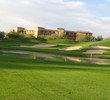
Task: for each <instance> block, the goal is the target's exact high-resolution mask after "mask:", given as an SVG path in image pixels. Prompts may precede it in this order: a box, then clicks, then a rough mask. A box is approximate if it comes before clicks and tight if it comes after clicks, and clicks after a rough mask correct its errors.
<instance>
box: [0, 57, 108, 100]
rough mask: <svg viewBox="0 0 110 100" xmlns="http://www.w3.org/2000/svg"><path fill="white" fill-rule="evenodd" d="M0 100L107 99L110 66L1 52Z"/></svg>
mask: <svg viewBox="0 0 110 100" xmlns="http://www.w3.org/2000/svg"><path fill="white" fill-rule="evenodd" d="M0 100H110V67H109V65H108V66H107V65H106V66H105V65H95V64H82V63H73V62H64V61H63V60H61V61H52V60H50V61H48V60H42V59H36V60H32V59H23V58H16V57H10V56H3V55H0Z"/></svg>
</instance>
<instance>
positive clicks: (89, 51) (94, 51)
mask: <svg viewBox="0 0 110 100" xmlns="http://www.w3.org/2000/svg"><path fill="white" fill-rule="evenodd" d="M104 52H107V51H106V50H87V51H86V52H83V54H103V53H104Z"/></svg>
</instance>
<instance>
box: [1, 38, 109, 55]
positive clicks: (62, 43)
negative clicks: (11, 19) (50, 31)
mask: <svg viewBox="0 0 110 100" xmlns="http://www.w3.org/2000/svg"><path fill="white" fill-rule="evenodd" d="M34 44H56V45H57V46H56V47H48V48H29V47H20V45H34ZM109 44H110V40H104V41H97V42H76V41H71V40H67V39H58V40H49V41H45V42H41V41H38V40H35V39H13V40H3V41H0V48H10V49H19V50H31V51H41V52H51V53H58V54H68V55H78V56H90V55H87V54H83V52H85V51H86V50H91V49H93V48H91V47H90V46H91V45H102V46H109ZM68 46H82V47H83V48H82V49H81V50H73V51H62V50H59V49H60V48H63V47H68ZM107 51H108V52H105V53H104V54H103V55H98V54H95V55H93V56H94V57H110V50H107Z"/></svg>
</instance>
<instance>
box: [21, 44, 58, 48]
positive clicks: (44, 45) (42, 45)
mask: <svg viewBox="0 0 110 100" xmlns="http://www.w3.org/2000/svg"><path fill="white" fill-rule="evenodd" d="M54 46H56V45H53V44H37V45H32V46H25V45H21V46H20V47H36V48H40V47H54Z"/></svg>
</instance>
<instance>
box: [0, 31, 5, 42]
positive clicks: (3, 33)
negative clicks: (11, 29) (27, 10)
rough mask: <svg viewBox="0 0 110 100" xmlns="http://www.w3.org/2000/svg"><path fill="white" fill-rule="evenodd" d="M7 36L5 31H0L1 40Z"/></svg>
mask: <svg viewBox="0 0 110 100" xmlns="http://www.w3.org/2000/svg"><path fill="white" fill-rule="evenodd" d="M4 38H5V32H2V31H1V32H0V40H3V39H4Z"/></svg>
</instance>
